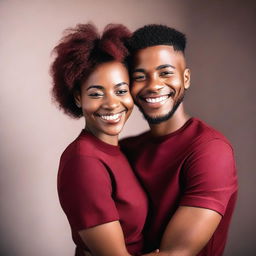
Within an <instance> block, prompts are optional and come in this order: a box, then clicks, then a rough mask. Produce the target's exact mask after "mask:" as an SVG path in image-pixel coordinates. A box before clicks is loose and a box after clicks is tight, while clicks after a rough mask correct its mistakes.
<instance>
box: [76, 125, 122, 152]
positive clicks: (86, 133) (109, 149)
mask: <svg viewBox="0 0 256 256" xmlns="http://www.w3.org/2000/svg"><path fill="white" fill-rule="evenodd" d="M80 136H82V137H86V138H87V139H89V140H90V141H91V143H92V144H93V145H95V146H96V147H97V148H98V149H99V150H101V151H104V152H105V153H107V154H111V155H118V154H120V152H121V151H120V147H119V146H115V145H111V144H108V143H106V142H104V141H102V140H100V139H99V138H97V137H96V136H94V135H93V134H92V133H90V132H89V131H87V130H85V129H83V130H82V131H81V133H80V135H79V137H80Z"/></svg>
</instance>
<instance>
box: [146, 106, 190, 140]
mask: <svg viewBox="0 0 256 256" xmlns="http://www.w3.org/2000/svg"><path fill="white" fill-rule="evenodd" d="M189 118H190V116H189V115H188V114H187V113H185V111H184V106H183V104H181V105H180V106H179V108H178V109H177V110H176V111H175V113H174V115H173V116H172V117H171V118H170V119H168V120H167V121H165V122H162V123H160V124H152V125H151V124H150V125H149V126H150V129H151V134H152V135H153V136H155V137H158V136H164V135H167V134H170V133H172V132H175V131H177V130H178V129H180V128H181V127H182V126H183V125H184V124H185V123H186V122H187V121H188V119H189Z"/></svg>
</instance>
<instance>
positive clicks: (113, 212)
mask: <svg viewBox="0 0 256 256" xmlns="http://www.w3.org/2000/svg"><path fill="white" fill-rule="evenodd" d="M58 194H59V199H60V203H61V206H62V208H63V210H64V212H65V214H66V215H67V218H68V221H69V223H70V226H71V230H72V237H73V240H74V242H75V244H76V245H77V247H78V249H77V254H79V253H78V251H81V249H84V250H88V248H87V247H86V245H85V244H84V243H83V242H82V240H81V239H80V236H79V234H78V231H80V230H83V229H86V228H90V227H94V226H97V225H100V224H103V223H107V222H111V221H116V220H119V221H120V224H121V226H122V229H123V233H124V238H125V243H126V247H127V250H128V251H129V252H130V253H131V254H138V253H140V252H141V249H142V246H143V239H142V234H141V233H142V229H143V226H144V223H145V219H146V215H147V207H148V205H147V198H146V195H145V192H144V191H143V190H142V188H141V186H140V184H139V183H138V180H137V179H136V177H135V175H134V173H133V171H132V169H131V167H130V165H129V162H128V161H127V159H126V157H125V156H124V155H123V153H122V152H121V151H120V149H119V147H118V146H112V145H110V144H107V143H104V142H103V141H101V140H99V139H98V138H96V137H94V136H93V135H91V134H90V133H87V132H86V131H82V133H81V134H80V135H79V137H78V138H77V139H76V140H75V141H74V142H72V143H71V144H70V145H69V146H68V147H67V148H66V150H65V151H64V152H63V154H62V156H61V159H60V166H59V173H58Z"/></svg>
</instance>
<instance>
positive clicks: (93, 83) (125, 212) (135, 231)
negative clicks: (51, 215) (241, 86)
mask: <svg viewBox="0 0 256 256" xmlns="http://www.w3.org/2000/svg"><path fill="white" fill-rule="evenodd" d="M129 36H130V32H129V31H128V30H127V28H125V27H124V26H122V25H109V26H107V27H106V28H105V30H104V32H103V35H102V36H101V37H100V36H99V34H98V33H97V30H96V28H95V27H94V26H93V25H91V24H85V25H78V26H77V27H76V28H75V29H73V30H71V31H70V30H69V34H67V35H66V36H65V37H63V38H62V41H61V42H60V44H59V45H58V46H56V47H55V53H56V55H57V56H56V59H55V61H54V62H53V64H52V67H51V74H52V76H53V82H54V83H53V96H54V99H55V100H56V101H57V103H58V104H59V106H60V108H61V109H62V110H64V112H65V113H66V114H68V115H70V116H72V117H77V118H78V117H82V116H83V117H84V118H85V123H86V125H85V129H84V130H82V132H81V134H80V135H79V136H78V138H77V139H76V140H75V141H73V142H72V143H71V144H70V145H69V146H68V147H67V148H66V150H65V151H64V152H63V154H62V156H61V159H60V165H59V173H58V194H59V199H60V203H61V206H62V208H63V210H64V212H65V214H66V215H67V218H68V221H69V223H70V226H71V230H72V237H73V241H74V242H75V244H76V246H77V248H76V255H77V256H78V255H86V252H90V253H91V254H92V255H93V256H103V255H111V256H115V255H116V256H126V255H131V254H132V255H139V254H140V253H141V249H142V245H143V239H142V229H143V226H144V223H145V219H146V214H147V199H146V195H145V193H144V192H143V190H142V188H141V187H140V185H139V183H138V181H137V180H136V178H135V176H134V174H133V172H132V170H131V168H130V166H129V164H128V162H127V160H126V158H125V157H124V155H123V154H122V153H121V152H120V150H119V147H118V135H119V133H120V132H121V130H122V128H123V125H124V123H125V122H126V120H127V118H128V117H129V115H130V113H131V111H132V108H133V101H132V98H131V95H130V92H129V76H128V71H127V68H126V66H125V64H124V59H125V57H126V56H127V54H128V52H127V49H126V47H125V46H124V42H125V40H127V39H128V37H129Z"/></svg>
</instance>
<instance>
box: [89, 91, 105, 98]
mask: <svg viewBox="0 0 256 256" xmlns="http://www.w3.org/2000/svg"><path fill="white" fill-rule="evenodd" d="M89 96H90V97H93V98H99V97H101V96H103V94H102V93H98V92H93V93H90V94H89Z"/></svg>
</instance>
